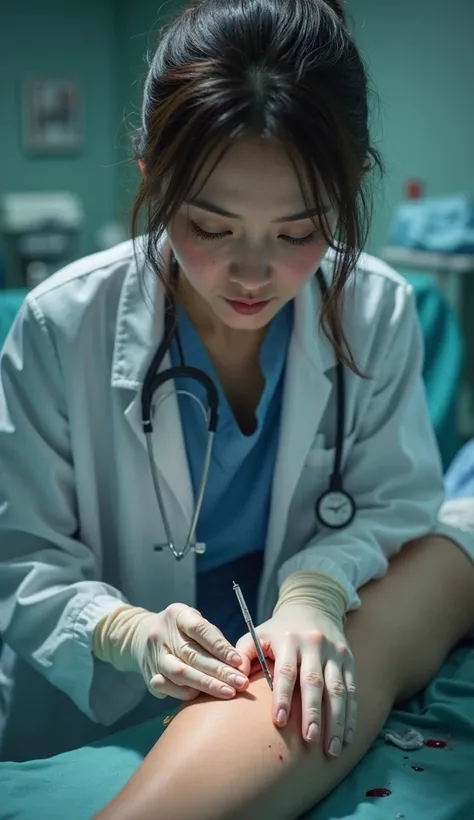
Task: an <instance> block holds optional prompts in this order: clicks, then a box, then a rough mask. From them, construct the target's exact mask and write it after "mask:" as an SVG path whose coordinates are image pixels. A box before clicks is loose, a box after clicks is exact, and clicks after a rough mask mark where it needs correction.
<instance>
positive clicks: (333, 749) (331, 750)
mask: <svg viewBox="0 0 474 820" xmlns="http://www.w3.org/2000/svg"><path fill="white" fill-rule="evenodd" d="M324 688H325V691H324V712H325V719H326V721H325V722H326V737H325V751H326V752H327V754H329V755H330V756H331V757H339V755H340V753H341V749H342V741H343V738H344V726H345V721H346V687H345V684H344V677H343V673H342V663H341V662H339V661H336V660H333V659H332V658H330V659H329V660H328V661H326V665H325V667H324Z"/></svg>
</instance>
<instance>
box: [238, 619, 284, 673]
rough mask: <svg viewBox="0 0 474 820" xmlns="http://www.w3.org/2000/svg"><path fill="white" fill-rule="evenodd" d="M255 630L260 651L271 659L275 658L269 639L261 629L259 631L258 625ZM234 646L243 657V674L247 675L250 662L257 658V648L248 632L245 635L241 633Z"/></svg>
mask: <svg viewBox="0 0 474 820" xmlns="http://www.w3.org/2000/svg"><path fill="white" fill-rule="evenodd" d="M255 632H256V633H257V637H258V640H259V641H260V646H261V647H262V651H263V654H264V655H265V657H266V658H270V659H271V660H272V661H273V660H275V656H274V654H273V649H272V645H271V641H270V639H269V638H267V637H266V636H265V633H264V632H263V630H262V631H259V629H258V627H257V629H256V630H255ZM235 648H236V649H237V652H240V654H241V655H242V656H243V658H244V664H245V669H246V672H245V674H246V675H248V674H249V673H250V667H251V666H252V662H253V661H255V660H257V658H258V655H257V649H256V647H255V644H254V642H253V638H252V636H251V634H250V632H246V634H245V635H242V637H241V638H239V640H238V641H237V643H236V645H235ZM243 668H244V667H243V666H242V667H241V669H242V670H243Z"/></svg>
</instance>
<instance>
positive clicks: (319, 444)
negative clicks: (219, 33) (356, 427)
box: [305, 433, 355, 476]
mask: <svg viewBox="0 0 474 820" xmlns="http://www.w3.org/2000/svg"><path fill="white" fill-rule="evenodd" d="M354 441H355V433H351V434H349V435H348V436H345V437H344V439H343V441H342V460H341V468H342V470H344V467H345V465H346V464H347V460H348V458H349V456H350V454H351V451H352V448H353V446H354ZM324 445H325V436H324V435H322V434H320V433H318V435H317V436H316V438H315V440H314V444H313V446H312V448H311V450H310V451H309V453H308V456H307V459H306V464H305V467H312V468H319V469H320V470H321V472H322V473H327V475H328V476H329V475H331V473H332V472H333V469H334V462H335V458H336V447H325V446H324Z"/></svg>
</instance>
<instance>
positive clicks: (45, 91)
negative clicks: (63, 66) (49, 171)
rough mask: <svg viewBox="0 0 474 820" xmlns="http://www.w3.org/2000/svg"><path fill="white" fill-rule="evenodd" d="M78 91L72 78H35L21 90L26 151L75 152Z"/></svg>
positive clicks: (79, 137) (79, 131) (79, 143)
mask: <svg viewBox="0 0 474 820" xmlns="http://www.w3.org/2000/svg"><path fill="white" fill-rule="evenodd" d="M79 96H80V95H79V90H78V87H77V84H76V83H75V82H74V81H72V80H67V79H62V78H59V77H58V78H56V77H37V78H28V79H27V80H25V83H24V89H23V116H24V142H25V147H26V149H27V150H28V152H29V153H34V154H49V155H51V154H61V155H64V154H75V153H77V151H79V149H80V148H81V146H82V139H83V135H82V121H81V120H82V117H81V110H80V99H79Z"/></svg>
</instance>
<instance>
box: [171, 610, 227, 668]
mask: <svg viewBox="0 0 474 820" xmlns="http://www.w3.org/2000/svg"><path fill="white" fill-rule="evenodd" d="M176 623H177V625H178V627H179V628H180V629H181V630H182V631H183V632H184V633H185V634H186V635H188V637H189V638H192V639H193V640H194V641H196V643H198V644H199V645H200V646H202V647H203V649H206V650H207V651H208V652H209V653H210V654H211V655H213V656H214V657H215V658H218V659H219V660H221V661H224V663H228V664H230V665H231V666H240V665H241V663H242V657H241V656H240V654H239V653H238V652H237V651H236V650H235V649H234V647H233V646H232V644H231V643H229V641H228V640H227V639H226V638H225V637H224V635H223V634H222V632H221V631H220V630H219V629H217V627H216V626H214V625H213V624H211V623H210V622H209V621H208V620H206V618H203V617H202V615H200V614H199V613H198V612H197V610H195V609H194V610H193V609H191V607H185V608H184V609H181V610H180V611H179V612H178V615H177V617H176Z"/></svg>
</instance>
